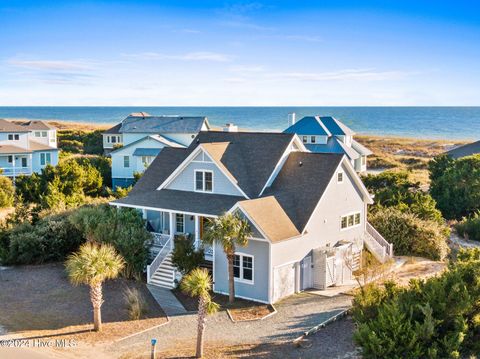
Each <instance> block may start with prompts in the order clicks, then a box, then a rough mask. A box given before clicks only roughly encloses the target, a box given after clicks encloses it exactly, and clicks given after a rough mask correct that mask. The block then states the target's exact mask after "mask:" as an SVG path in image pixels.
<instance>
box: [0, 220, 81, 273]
mask: <svg viewBox="0 0 480 359" xmlns="http://www.w3.org/2000/svg"><path fill="white" fill-rule="evenodd" d="M68 217H69V213H63V214H60V215H51V216H47V217H45V218H42V219H40V220H38V222H37V223H36V224H35V225H32V224H31V223H30V222H28V221H25V222H23V223H21V224H19V225H17V226H15V227H13V228H9V229H5V228H4V233H3V235H2V236H1V243H0V246H1V247H2V250H1V251H0V253H1V255H2V258H1V259H2V263H5V264H39V263H45V262H52V261H60V260H63V259H65V257H66V255H68V254H69V253H71V252H74V251H75V250H77V249H78V247H79V246H80V244H81V243H82V242H83V238H82V235H81V233H80V232H79V231H78V230H77V229H76V228H75V227H74V226H73V225H72V224H71V223H70V221H69V219H68Z"/></svg>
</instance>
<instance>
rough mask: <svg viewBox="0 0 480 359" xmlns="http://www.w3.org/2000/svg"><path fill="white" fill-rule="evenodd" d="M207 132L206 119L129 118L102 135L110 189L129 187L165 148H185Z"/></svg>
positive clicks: (141, 113)
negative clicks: (109, 159) (108, 161)
mask: <svg viewBox="0 0 480 359" xmlns="http://www.w3.org/2000/svg"><path fill="white" fill-rule="evenodd" d="M209 129H210V126H209V124H208V120H207V118H206V117H200V116H199V117H185V116H151V115H149V114H147V113H145V112H140V113H133V114H131V115H130V116H128V117H127V118H126V119H125V120H123V121H122V122H121V123H119V124H118V125H116V126H114V127H112V128H110V129H109V130H107V131H105V132H104V133H103V148H104V150H105V153H109V154H110V156H111V157H112V187H113V188H116V187H128V186H130V185H131V184H132V183H133V182H134V174H135V173H136V172H138V173H143V171H145V169H146V168H147V167H148V166H149V165H150V163H151V162H152V161H153V159H154V158H155V157H156V156H157V155H158V153H159V152H160V151H161V150H162V149H163V148H164V147H185V146H188V145H189V144H190V143H191V142H192V140H193V138H194V137H195V136H196V135H197V133H198V132H200V131H207V130H209Z"/></svg>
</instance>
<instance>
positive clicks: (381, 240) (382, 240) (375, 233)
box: [367, 222, 393, 257]
mask: <svg viewBox="0 0 480 359" xmlns="http://www.w3.org/2000/svg"><path fill="white" fill-rule="evenodd" d="M367 233H368V234H370V235H371V236H372V237H373V239H375V241H376V242H377V243H378V244H380V245H381V246H382V247H383V248H385V254H386V255H387V256H389V257H393V245H392V244H391V243H388V242H387V240H386V239H385V238H383V236H382V235H381V234H380V233H378V231H377V230H376V229H375V228H374V227H373V226H372V225H371V224H370V223H368V222H367Z"/></svg>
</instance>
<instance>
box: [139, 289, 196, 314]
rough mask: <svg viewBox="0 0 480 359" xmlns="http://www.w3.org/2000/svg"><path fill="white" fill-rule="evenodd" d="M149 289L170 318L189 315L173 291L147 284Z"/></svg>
mask: <svg viewBox="0 0 480 359" xmlns="http://www.w3.org/2000/svg"><path fill="white" fill-rule="evenodd" d="M147 288H148V290H149V291H150V293H152V296H153V298H155V300H156V301H157V303H158V304H159V305H160V306H161V307H162V309H163V311H164V312H165V314H166V315H168V316H169V317H174V316H177V315H183V314H186V313H187V311H186V310H185V308H184V307H183V305H182V303H180V302H179V301H178V299H177V297H175V296H174V295H173V293H172V291H171V290H169V289H166V288H161V287H157V286H154V285H150V284H147Z"/></svg>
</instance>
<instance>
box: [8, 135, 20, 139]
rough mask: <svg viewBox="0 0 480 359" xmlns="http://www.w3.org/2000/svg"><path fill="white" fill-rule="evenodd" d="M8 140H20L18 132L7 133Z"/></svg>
mask: <svg viewBox="0 0 480 359" xmlns="http://www.w3.org/2000/svg"><path fill="white" fill-rule="evenodd" d="M8 140H9V141H18V140H20V135H19V134H18V133H9V134H8Z"/></svg>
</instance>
